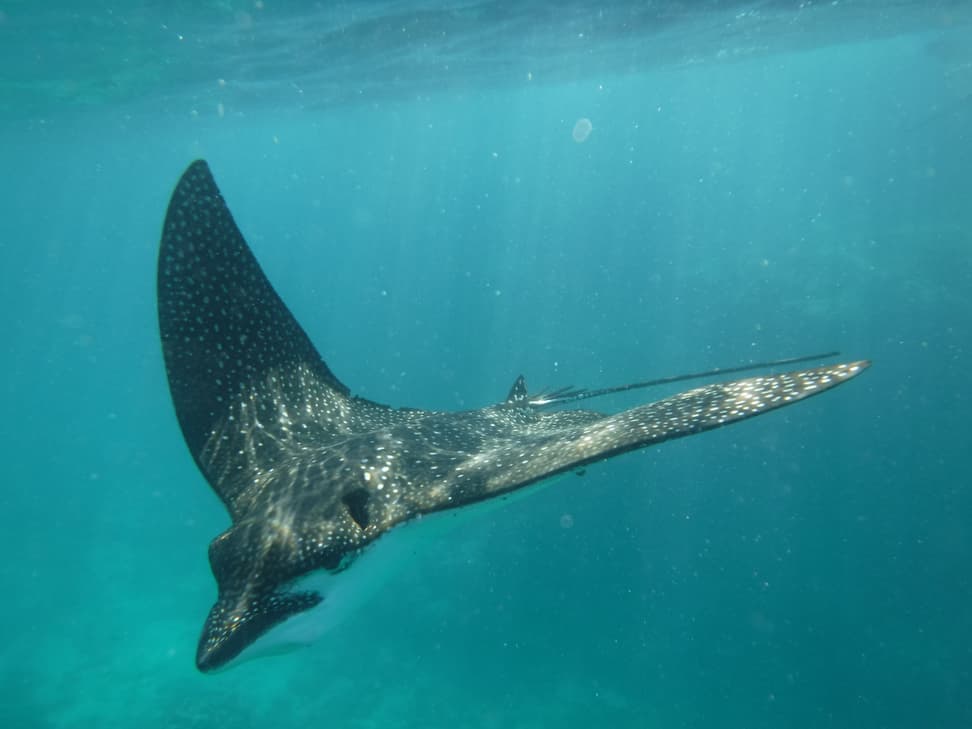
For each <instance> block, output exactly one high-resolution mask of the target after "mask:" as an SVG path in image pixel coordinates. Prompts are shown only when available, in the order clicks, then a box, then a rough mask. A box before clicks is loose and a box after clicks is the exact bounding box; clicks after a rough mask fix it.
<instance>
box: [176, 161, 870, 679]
mask: <svg viewBox="0 0 972 729" xmlns="http://www.w3.org/2000/svg"><path fill="white" fill-rule="evenodd" d="M158 310H159V327H160V333H161V339H162V350H163V355H164V359H165V365H166V372H167V375H168V380H169V387H170V390H171V393H172V400H173V403H174V404H175V410H176V416H177V418H178V421H179V425H180V427H181V429H182V433H183V435H184V437H185V441H186V444H187V445H188V447H189V451H190V452H191V453H192V456H193V458H194V459H195V461H196V463H197V465H198V466H199V469H200V470H201V472H202V473H203V475H204V476H205V478H206V480H207V481H208V482H209V484H210V485H211V486H212V488H213V490H214V491H215V492H216V493H217V494H218V495H219V497H220V498H221V499H222V501H223V503H224V504H225V505H226V507H227V510H228V511H229V513H230V516H231V518H232V525H231V526H230V527H229V529H227V530H226V531H225V532H224V533H223V534H221V535H219V536H218V537H217V538H216V539H214V540H213V542H212V544H211V545H210V551H209V556H210V564H211V566H212V569H213V574H214V576H215V577H216V581H217V587H218V596H217V600H216V603H215V605H214V606H213V608H212V610H211V611H210V614H209V617H208V619H207V620H206V623H205V627H204V629H203V634H202V637H201V638H200V643H199V649H198V654H197V665H198V666H199V668H200V669H201V670H211V669H215V668H219V667H220V666H223V665H225V664H226V663H227V662H228V661H230V660H232V659H233V658H234V657H235V656H237V655H238V654H239V653H240V652H241V651H242V650H244V649H245V648H246V647H247V646H248V645H249V644H251V643H252V642H253V641H255V640H256V639H258V638H259V637H260V636H261V635H263V634H264V633H266V632H267V631H268V630H270V629H271V628H273V627H274V626H275V625H277V624H279V623H280V622H282V621H285V620H287V619H288V618H290V617H292V616H295V615H298V614H300V613H302V612H304V611H306V610H309V609H312V608H315V606H318V605H320V608H315V609H326V608H327V595H320V594H318V593H316V592H310V593H308V592H299V591H294V590H293V589H292V588H291V587H290V586H291V585H292V583H293V582H294V580H296V579H298V578H300V577H302V576H304V575H306V574H308V573H310V572H312V571H314V570H320V569H323V570H328V571H332V572H337V571H340V570H343V569H345V568H348V567H349V566H351V567H353V562H354V560H355V558H356V556H357V555H358V554H359V553H360V552H361V550H362V549H364V548H365V547H366V546H367V545H369V544H370V543H372V542H374V541H375V540H376V539H378V538H379V537H381V536H382V535H383V534H385V533H386V532H388V531H389V530H390V529H392V528H393V527H395V526H396V525H398V524H401V523H403V522H406V521H409V520H411V519H413V518H414V517H417V516H419V515H421V514H427V513H430V512H435V511H441V510H445V509H451V508H457V507H462V506H465V505H468V504H471V503H474V502H477V501H481V500H483V499H488V498H492V497H495V496H500V495H502V494H506V493H509V492H511V491H513V490H515V489H518V488H520V487H523V486H526V485H529V484H532V483H535V482H537V481H541V480H543V479H546V478H548V477H550V476H553V475H556V474H559V473H563V472H567V471H574V472H577V473H580V474H583V473H584V468H585V467H586V466H587V465H588V464H591V463H594V462H596V461H600V460H603V459H605V458H609V457H611V456H615V455H618V454H620V453H624V452H626V451H630V450H634V449H637V448H643V447H646V446H649V445H652V444H655V443H660V442H663V441H665V440H670V439H672V438H678V437H682V436H685V435H691V434H693V433H699V432H702V431H705V430H711V429H713V428H718V427H720V426H722V425H727V424H730V423H734V422H738V421H741V420H744V419H746V418H749V417H752V416H755V415H759V414H761V413H764V412H768V411H770V410H773V409H776V408H779V407H782V406H784V405H788V404H791V403H794V402H797V401H799V400H802V399H804V398H806V397H809V396H811V395H815V394H818V393H820V392H823V391H825V390H827V389H830V388H832V387H834V386H835V385H837V384H840V383H841V382H844V381H846V380H848V379H850V378H852V377H854V376H855V375H857V374H858V373H860V372H861V371H863V369H865V368H866V367H867V366H868V363H867V362H865V361H859V362H850V363H845V364H836V365H825V366H822V367H815V368H810V369H805V370H801V371H796V372H787V373H782V374H773V375H760V376H756V377H750V378H747V379H741V380H735V381H732V382H722V383H715V384H708V385H704V386H702V387H698V388H695V389H692V390H688V391H686V392H683V393H680V394H678V395H674V396H672V397H668V398H665V399H663V400H659V401H657V402H653V403H649V404H646V405H642V406H639V407H636V408H633V409H631V410H626V411H623V412H620V413H616V414H603V413H598V412H593V411H590V410H561V411H558V412H550V411H546V410H544V409H543V405H544V404H549V403H558V402H570V401H575V400H578V399H582V398H587V397H592V396H597V395H598V394H600V393H603V392H609V391H616V390H617V389H618V388H612V389H609V390H602V391H585V390H575V389H573V388H563V389H561V390H557V391H554V392H552V393H548V394H547V395H546V396H543V397H539V396H538V397H534V398H530V397H529V396H528V395H527V387H526V383H525V381H524V379H523V378H522V377H519V378H518V379H517V380H516V381H515V382H514V384H513V387H511V389H510V391H509V393H508V395H507V397H506V399H505V401H503V402H501V403H498V404H496V405H494V406H491V407H486V408H482V409H479V410H470V411H465V412H455V413H449V412H434V411H426V410H415V409H394V408H390V407H388V406H385V405H382V404H379V403H375V402H371V401H369V400H365V399H363V398H358V397H355V396H353V395H351V394H350V392H349V390H348V388H347V387H345V386H344V385H343V384H342V383H341V382H340V381H339V380H338V379H337V377H335V375H334V374H333V373H332V372H331V370H330V369H329V368H328V366H327V365H326V364H325V362H324V361H323V360H322V359H321V357H320V355H318V353H317V351H316V350H315V348H314V346H313V344H311V342H310V340H309V339H308V337H307V335H306V334H305V333H304V330H303V329H302V328H301V327H300V325H299V324H298V323H297V321H296V320H295V319H294V317H293V316H292V315H291V313H290V312H289V311H288V309H287V307H286V306H285V305H284V303H283V302H282V301H281V299H280V297H279V296H278V295H277V293H276V292H275V291H274V289H273V287H272V286H271V285H270V282H269V281H268V280H267V278H266V276H265V275H264V273H263V271H262V270H261V268H260V266H259V264H258V263H257V261H256V259H255V258H254V256H253V253H252V252H251V251H250V249H249V247H248V246H247V244H246V241H245V240H244V239H243V236H242V235H241V233H240V231H239V230H238V228H237V227H236V224H235V222H234V221H233V218H232V215H231V214H230V212H229V209H228V208H227V207H226V204H225V202H224V200H223V197H222V195H221V194H220V192H219V190H218V189H217V187H216V184H215V182H214V180H213V178H212V175H211V173H210V171H209V168H208V166H207V165H206V163H205V162H202V161H197V162H194V163H193V164H192V165H190V167H189V168H188V169H187V170H186V172H185V174H184V175H183V176H182V178H181V179H180V180H179V183H178V184H177V186H176V189H175V191H174V192H173V195H172V200H171V202H170V204H169V209H168V212H167V214H166V218H165V223H164V226H163V230H162V242H161V247H160V251H159V263H158ZM644 384H645V383H638V384H637V385H636V386H639V387H640V386H644ZM409 528H412V527H409ZM322 601H323V602H322Z"/></svg>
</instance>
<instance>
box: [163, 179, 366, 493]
mask: <svg viewBox="0 0 972 729" xmlns="http://www.w3.org/2000/svg"><path fill="white" fill-rule="evenodd" d="M157 284H158V306H159V329H160V333H161V337H162V351H163V354H164V357H165V368H166V373H167V375H168V378H169V387H170V389H171V391H172V400H173V402H174V404H175V409H176V415H177V417H178V419H179V425H180V426H181V428H182V432H183V435H184V436H185V439H186V444H187V445H188V446H189V450H190V451H191V452H192V455H193V457H194V458H195V459H196V462H197V463H198V464H199V465H200V468H202V470H203V472H204V473H206V474H207V477H209V476H212V474H211V473H207V467H206V464H204V463H202V462H201V460H200V458H201V453H202V451H203V449H204V448H205V447H206V443H207V440H208V439H209V438H210V437H211V434H212V432H213V430H214V428H216V427H218V426H219V424H220V423H222V422H224V421H225V420H226V419H227V418H229V419H230V420H232V408H233V407H234V406H235V405H237V404H238V403H239V402H240V398H241V395H242V394H243V393H245V392H246V391H247V388H250V387H253V386H255V385H256V383H259V382H261V381H264V380H266V379H267V378H275V377H276V374H275V373H287V372H291V373H292V372H296V371H302V372H304V373H307V374H308V375H309V376H310V377H311V378H312V379H313V380H314V381H315V382H316V383H317V386H318V387H320V388H322V389H323V390H324V391H327V392H329V393H330V394H332V395H335V396H338V397H343V396H347V395H348V388H347V387H345V386H344V385H343V384H342V383H341V382H340V381H338V379H337V378H336V377H335V376H334V375H333V373H332V372H331V371H330V369H328V367H327V365H326V364H325V363H324V361H323V360H322V359H321V357H320V355H319V354H318V353H317V351H316V350H315V349H314V345H313V344H311V342H310V340H309V339H308V337H307V335H306V334H305V333H304V330H303V329H302V328H301V327H300V325H299V324H298V323H297V321H296V320H295V319H294V317H293V315H291V313H290V311H289V310H288V309H287V307H286V306H285V305H284V303H283V302H282V301H281V300H280V297H279V296H278V295H277V293H276V292H275V291H274V290H273V287H272V286H271V285H270V282H269V281H268V280H267V278H266V276H265V275H264V274H263V271H262V270H261V269H260V266H259V264H258V263H257V261H256V259H255V258H254V257H253V254H252V253H251V252H250V249H249V247H248V246H247V244H246V241H245V240H244V239H243V236H242V234H241V233H240V231H239V229H238V228H237V227H236V223H235V222H234V221H233V216H232V215H231V214H230V211H229V209H228V208H227V206H226V203H225V202H224V201H223V196H222V195H221V194H220V192H219V189H218V188H217V187H216V183H215V181H214V180H213V176H212V174H211V173H210V171H209V166H208V165H207V164H206V163H205V162H204V161H202V160H197V161H196V162H193V163H192V164H191V165H190V166H189V168H188V169H187V170H186V171H185V173H184V174H183V175H182V177H181V178H180V180H179V182H178V184H177V185H176V188H175V191H174V192H173V193H172V199H171V201H170V202H169V208H168V211H167V213H166V216H165V223H164V225H163V228H162V243H161V247H160V250H159V266H158V282H157ZM291 385H292V386H291ZM296 387H297V385H296V384H293V383H287V382H283V381H281V382H280V383H279V391H278V394H279V395H280V397H281V398H283V399H284V400H286V399H287V397H288V395H290V394H291V393H292V391H293V390H294V389H295V388H296ZM210 482H211V483H213V485H214V488H217V491H218V490H219V489H218V486H217V483H214V479H213V478H210ZM220 496H221V497H223V498H224V501H227V495H226V494H223V493H221V494H220Z"/></svg>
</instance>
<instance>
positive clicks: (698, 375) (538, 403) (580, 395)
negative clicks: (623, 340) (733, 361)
mask: <svg viewBox="0 0 972 729" xmlns="http://www.w3.org/2000/svg"><path fill="white" fill-rule="evenodd" d="M838 354H840V352H824V353H822V354H807V355H804V356H802V357H788V358H786V359H774V360H769V361H767V362H756V363H753V364H744V365H736V366H734V367H716V368H715V369H711V370H705V371H704V372H690V373H687V374H683V375H671V376H670V377H659V378H657V379H654V380H644V381H643V382H632V383H630V384H628V385H617V386H615V387H603V388H601V389H599V390H586V389H575V388H573V387H565V388H562V389H560V390H555V391H554V392H550V393H546V394H540V395H537V396H535V397H532V398H529V399H527V401H526V404H527V405H532V406H534V407H543V406H545V405H563V404H565V403H569V402H577V401H578V400H587V399H588V398H592V397H601V396H602V395H613V394H614V393H617V392H627V391H628V390H640V389H642V388H645V387H655V386H657V385H669V384H671V383H673V382H684V381H685V380H699V379H702V378H703V377H713V376H715V375H728V374H732V373H735V372H751V371H753V370H761V369H765V368H767V367H781V366H783V365H791V364H794V363H796V362H809V361H812V360H818V359H826V358H827V357H834V356H836V355H838Z"/></svg>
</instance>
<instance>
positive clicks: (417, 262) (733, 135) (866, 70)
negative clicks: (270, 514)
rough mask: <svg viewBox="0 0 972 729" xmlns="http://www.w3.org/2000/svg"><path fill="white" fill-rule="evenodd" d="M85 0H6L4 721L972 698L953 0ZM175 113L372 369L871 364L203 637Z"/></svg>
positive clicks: (754, 709) (227, 723)
mask: <svg viewBox="0 0 972 729" xmlns="http://www.w3.org/2000/svg"><path fill="white" fill-rule="evenodd" d="M87 5H88V6H89V7H88V8H87V9H85V10H77V9H76V7H74V6H65V7H64V8H62V9H58V8H57V6H56V5H55V4H53V3H51V4H45V5H44V8H43V9H37V8H35V7H34V4H32V3H26V2H7V3H0V41H2V43H0V59H2V61H3V64H2V66H3V70H2V73H0V90H2V91H0V94H2V96H0V159H2V161H3V170H4V174H3V175H2V176H0V255H2V259H0V261H2V275H3V285H2V286H0V305H2V308H3V311H4V312H5V314H4V316H3V317H2V318H0V337H2V339H3V341H4V342H5V343H6V347H5V350H4V352H5V356H4V357H3V358H2V359H0V383H2V387H3V401H4V408H3V414H4V417H3V418H2V420H0V443H2V446H0V447H2V454H3V458H4V466H5V467H4V469H3V477H2V486H0V549H2V551H3V554H4V559H3V560H2V562H0V577H2V594H3V599H2V600H0V625H2V626H3V636H4V637H3V641H2V644H0V645H2V648H0V724H2V725H3V726H4V727H29V728H30V727H128V726H136V725H137V726H146V727H155V726H159V727H178V728H182V727H206V726H217V725H218V726H222V727H234V728H235V727H251V726H252V727H256V726H280V727H290V726H301V727H306V726H328V727H406V726H408V727H411V726H418V727H540V726H553V725H557V726H563V727H575V726H576V727H589V726H601V725H609V724H610V725H612V726H619V727H703V726H719V727H780V726H787V727H820V726H835V727H862V726H868V727H915V726H928V727H966V726H970V725H972V698H970V697H972V611H970V610H969V605H970V604H972V578H970V575H972V570H970V564H972V529H970V526H969V515H970V514H972V492H970V487H969V484H968V481H969V476H968V472H969V469H968V466H967V462H968V443H969V442H970V436H972V427H970V425H969V422H968V413H969V408H970V399H972V386H970V384H969V378H968V372H967V371H968V365H967V362H966V360H965V359H964V357H965V355H966V354H967V353H968V349H969V346H970V340H969V336H970V335H969V332H970V331H972V294H970V293H969V292H970V291H972V233H970V231H972V207H970V205H969V201H970V200H972V183H970V181H969V170H970V169H972V138H970V132H969V130H970V129H972V40H970V39H972V30H970V29H972V9H970V7H969V6H970V4H969V3H963V2H947V3H907V2H896V3H864V2H858V3H854V2H844V3H842V4H840V5H834V4H829V3H828V4H826V5H814V4H813V3H803V4H802V7H798V6H800V5H801V4H799V3H783V2H772V3H771V2H767V3H749V4H742V3H729V2H725V3H718V2H713V3H700V4H697V5H695V6H693V9H692V11H691V12H688V11H686V10H685V8H684V7H683V6H684V5H685V4H681V5H676V4H672V5H671V6H664V5H657V4H656V5H655V6H653V7H656V8H660V9H659V10H658V14H657V15H656V16H651V17H646V16H645V15H643V14H641V15H639V13H638V12H636V11H637V8H638V7H639V6H637V5H631V6H625V5H623V4H620V3H619V4H617V5H615V6H607V8H601V9H600V10H597V11H593V10H586V9H585V8H584V7H583V5H582V4H576V5H568V4H565V5H561V6H555V5H544V4H540V3H524V4H522V5H517V6H510V7H504V6H503V5H502V4H493V3H483V4H479V5H475V6H464V7H463V8H461V9H460V8H452V9H450V10H449V11H448V12H443V11H442V10H441V6H436V5H432V4H428V5H421V4H418V3H415V4H409V3H389V4H385V5H382V4H379V3H360V4H349V5H340V6H333V7H332V8H331V9H328V8H326V7H322V6H314V5H313V4H310V3H307V4H301V3H296V2H288V3H272V2H271V0H266V2H265V4H264V3H258V4H254V3H232V2H227V3H219V4H215V3H213V4H205V5H199V6H195V5H193V4H189V3H175V4H169V5H167V6H165V7H164V8H163V7H160V6H159V5H157V4H154V3H131V5H130V6H125V5H123V4H117V3H116V4H113V5H110V6H109V5H108V4H102V3H90V4H87ZM524 8H526V10H524ZM827 8H830V10H827ZM808 13H809V14H808ZM179 36H181V39H180V38H179ZM186 49H188V50H186ZM579 119H589V120H590V123H591V127H592V131H591V133H590V135H589V136H588V137H587V138H586V140H584V141H583V142H577V141H575V140H574V138H573V136H572V131H573V129H574V127H575V124H576V123H577V121H578V120H579ZM197 157H205V158H206V159H207V160H208V161H209V162H210V164H211V166H212V168H213V171H214V173H215V175H216V178H217V181H218V182H219V183H220V185H221V187H222V190H223V192H224V194H225V196H226V198H227V200H228V202H229V204H230V206H231V208H232V209H233V211H234V214H235V216H236V220H237V222H238V223H239V224H240V227H241V228H242V229H243V231H244V233H245V234H246V236H247V238H248V240H249V242H250V244H251V246H252V247H253V249H254V251H255V252H256V255H257V256H258V258H259V259H260V261H261V262H262V264H263V265H264V267H265V269H266V271H267V274H268V276H269V277H270V279H271V280H272V281H273V282H274V284H275V286H276V287H277V290H278V291H279V292H280V293H281V295H282V297H283V298H284V300H285V301H286V302H287V303H288V304H289V306H290V307H291V309H292V310H293V311H294V313H295V314H296V316H297V318H298V320H300V321H301V322H302V324H303V325H304V327H305V329H306V330H307V331H308V334H309V335H310V336H311V338H312V339H313V340H314V342H315V343H316V344H317V346H318V348H319V349H320V351H321V352H322V354H323V355H324V357H325V358H326V359H327V361H328V363H329V365H330V367H331V369H332V370H333V371H334V372H335V373H336V374H337V375H338V377H340V378H341V380H343V381H344V382H345V383H347V384H348V385H349V386H350V387H351V388H352V389H353V390H354V391H355V392H356V393H357V394H361V395H364V396H366V397H369V398H371V399H375V400H379V401H382V402H387V403H390V404H394V405H409V406H414V407H427V408H443V409H447V408H448V409H456V408H466V407H478V406H482V405H486V404H489V403H491V402H494V401H497V400H499V399H501V398H503V397H505V395H506V393H507V390H508V389H509V386H510V385H511V383H512V382H513V380H514V378H515V377H516V375H518V374H520V373H521V372H522V373H523V374H524V375H525V376H526V378H527V382H528V383H529V384H530V386H531V388H532V389H534V390H538V389H540V388H541V387H544V386H551V387H554V386H562V385H571V384H572V385H576V386H588V387H599V386H609V385H615V384H620V383H624V382H628V381H634V380H642V379H648V378H651V377H658V376H664V375H668V374H676V373H679V372H683V371H693V370H698V369H703V368H706V367H712V366H728V365H733V364H737V363H740V362H746V361H751V360H753V361H755V360H765V359H772V358H774V357H786V356H792V355H799V354H804V353H808V352H813V351H824V350H828V349H840V350H841V351H842V352H843V353H844V355H845V356H846V357H847V358H864V357H866V358H871V359H872V360H873V361H874V367H873V368H872V369H871V370H870V371H869V372H867V373H865V374H864V375H863V376H862V377H861V378H859V379H858V380H855V381H854V382H852V383H850V384H848V385H846V386H844V387H841V388H840V389H839V390H837V391H835V392H833V393H828V394H826V395H824V396H822V397H820V398H815V399H813V400H811V401H809V402H806V403H802V404H800V405H798V406H795V407H793V408H788V409H786V410H784V411H781V412H779V413H772V414H769V415H767V416H765V417H761V418H757V419H755V420H753V421H751V422H747V423H743V424H740V425H738V426H733V427H731V428H727V429H724V430H721V431H716V432H713V433H709V434H705V435H700V436H698V437H695V438H688V439H685V440H681V441H677V442H673V443H670V444H667V445H664V446H661V447H658V448H654V449H649V450H646V451H643V452H640V453H635V454H632V455H627V456H624V457H621V458H619V459H616V460H613V461H608V462H606V463H603V464H600V465H598V466H595V467H591V468H589V469H587V472H586V474H585V475H584V476H583V477H573V476H571V477H569V478H566V479H563V480H561V481H558V482H557V483H555V484H554V485H552V486H551V487H550V488H547V489H545V490H542V491H540V492H538V493H537V494H535V495H533V496H531V497H530V498H528V499H523V500H519V501H516V502H515V503H513V504H512V505H510V506H509V507H506V508H502V509H499V510H496V511H493V512H489V513H488V514H487V515H486V516H484V517H483V518H482V519H481V520H479V521H476V522H473V523H471V524H469V525H467V526H464V528H463V530H462V532H461V533H460V534H452V535H449V537H448V538H445V539H443V541H442V543H441V549H439V550H434V551H432V552H431V553H430V554H428V555H427V556H426V557H425V559H424V560H423V561H422V562H421V563H420V564H415V565H414V569H413V570H410V571H408V572H407V573H402V574H400V575H396V576H395V577H393V578H392V580H391V581H390V582H389V583H388V584H387V585H386V586H385V588H384V589H383V591H382V592H381V593H380V594H379V595H378V596H377V597H376V598H375V599H374V600H373V601H372V602H370V603H369V604H368V605H366V606H365V607H364V608H363V609H362V610H361V612H360V614H358V615H357V616H355V617H354V618H352V619H351V620H350V621H349V622H347V623H345V624H344V625H342V626H341V627H340V628H339V629H337V630H336V631H334V632H333V633H331V634H329V635H327V636H326V637H325V638H324V639H323V640H322V641H321V642H320V643H319V644H317V645H316V646H314V647H312V648H309V649H306V650H303V651H301V652H297V653H293V654H290V655H287V656H283V657H277V658H272V659H266V660H263V661H257V662H253V663H250V664H246V665H244V666H242V667H240V668H239V669H236V670H234V671H231V672H228V673H225V674H220V675H215V676H208V675H207V676H204V675H201V674H199V673H198V672H197V671H196V669H195V667H194V665H193V656H194V652H195V646H196V640H197V638H198V633H199V630H200V628H201V625H202V621H203V619H204V617H205V615H206V612H207V611H208V609H209V606H210V605H211V603H212V600H213V598H214V596H215V586H214V582H213V579H212V576H211V574H210V573H209V567H208V563H207V560H206V548H207V545H208V543H209V540H210V539H211V538H212V537H213V536H215V535H216V534H218V533H219V532H220V531H222V530H223V529H224V528H225V527H226V526H227V524H228V518H227V516H226V513H225V511H224V510H223V508H222V506H221V504H220V503H219V502H218V500H217V499H216V498H215V496H214V495H212V493H211V492H210V491H209V489H208V488H207V486H206V484H205V482H204V481H203V479H202V477H201V476H200V475H199V474H198V472H197V471H196V469H195V466H194V464H193V462H192V460H191V458H190V456H189V454H188V452H187V450H186V448H185V446H184V444H183V442H182V438H181V435H180V433H179V430H178V426H177V423H176V421H175V418H174V413H173V411H172V407H171V403H170V400H169V395H168V391H167V387H166V382H165V374H164V370H163V367H162V361H161V353H160V351H159V344H158V333H157V328H156V319H155V301H154V281H155V255H156V250H157V245H158V235H159V231H160V227H161V221H162V216H163V214H164V210H165V206H166V203H167V200H168V195H169V193H170V192H171V189H172V186H173V185H174V183H175V181H176V179H177V177H178V175H179V174H180V173H181V172H182V170H183V169H184V168H185V166H186V165H187V164H188V162H189V161H191V160H192V159H194V158H197ZM669 391H670V390H660V391H656V392H647V393H645V392H642V393H629V394H627V395H625V396H617V397H615V398H612V399H610V400H607V401H605V402H602V403H599V406H603V407H605V408H611V409H620V408H623V407H628V406H631V405H634V404H637V403H639V402H642V401H644V400H645V399H646V398H649V397H655V396H660V395H662V394H664V393H666V392H669Z"/></svg>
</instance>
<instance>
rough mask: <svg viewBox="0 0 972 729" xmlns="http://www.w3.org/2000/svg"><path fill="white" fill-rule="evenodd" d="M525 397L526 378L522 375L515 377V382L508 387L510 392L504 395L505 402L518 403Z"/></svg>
mask: <svg viewBox="0 0 972 729" xmlns="http://www.w3.org/2000/svg"><path fill="white" fill-rule="evenodd" d="M526 399H527V387H526V380H524V379H523V375H520V376H519V377H517V378H516V382H514V383H513V386H512V387H511V388H510V393H509V394H508V395H507V396H506V402H508V403H518V402H525V401H526Z"/></svg>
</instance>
